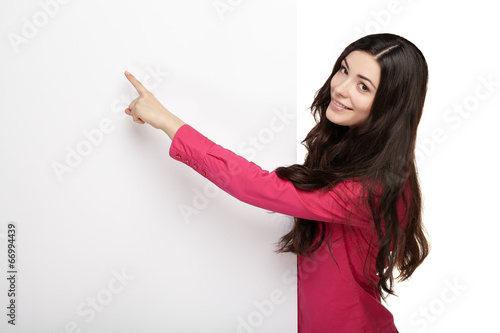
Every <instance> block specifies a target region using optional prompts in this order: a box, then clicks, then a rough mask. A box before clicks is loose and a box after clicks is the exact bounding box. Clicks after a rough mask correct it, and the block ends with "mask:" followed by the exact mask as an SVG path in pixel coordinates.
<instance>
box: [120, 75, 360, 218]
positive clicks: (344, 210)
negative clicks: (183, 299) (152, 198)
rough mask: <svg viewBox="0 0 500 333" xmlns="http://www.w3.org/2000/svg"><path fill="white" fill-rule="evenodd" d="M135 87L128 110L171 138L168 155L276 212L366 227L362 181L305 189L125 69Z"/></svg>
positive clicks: (139, 121)
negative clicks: (207, 130) (195, 123)
mask: <svg viewBox="0 0 500 333" xmlns="http://www.w3.org/2000/svg"><path fill="white" fill-rule="evenodd" d="M125 73H126V74H125V75H126V77H127V79H128V80H129V81H130V82H131V83H132V85H133V86H134V87H135V88H136V89H137V92H138V93H139V97H137V98H136V99H134V100H133V101H132V102H131V103H130V105H129V107H128V108H127V109H126V110H125V113H127V114H128V115H130V116H132V117H133V119H134V121H135V122H136V123H138V124H144V123H148V124H150V125H151V126H153V127H154V128H157V129H161V130H163V131H164V132H165V133H166V134H167V135H168V136H169V137H170V138H171V139H172V145H171V147H170V156H171V157H172V158H174V159H176V160H178V161H179V162H182V163H185V164H187V165H189V166H190V167H191V168H193V169H194V170H195V171H197V172H198V173H200V174H201V175H202V176H204V177H206V178H207V179H209V180H210V181H212V182H213V183H214V184H216V185H217V186H219V187H220V188H221V189H223V190H224V191H226V192H227V193H229V194H231V195H232V196H234V197H235V198H237V199H239V200H241V201H243V202H246V203H248V204H251V205H253V206H257V207H260V208H263V209H266V210H271V211H273V212H278V213H282V214H285V215H289V216H295V217H300V218H304V219H309V220H315V221H325V222H333V223H349V224H351V225H355V226H358V227H366V226H367V225H368V223H369V216H368V214H367V213H366V210H365V209H364V207H363V206H362V205H360V202H359V198H360V191H361V186H360V184H358V183H357V182H342V183H340V184H338V185H337V186H336V187H335V188H334V189H332V190H330V191H323V190H315V191H304V190H299V189H297V188H295V186H294V185H293V184H292V183H291V182H290V181H289V180H288V179H281V178H279V177H278V176H277V175H276V173H275V172H268V171H266V170H262V169H261V168H260V167H259V166H258V165H256V164H254V163H252V162H249V161H247V160H246V159H244V158H243V157H241V156H239V155H237V154H235V153H233V152H232V151H230V150H228V149H225V148H223V147H222V146H219V145H217V144H215V143H214V142H212V141H210V140H209V139H208V138H207V137H205V136H203V135H202V134H201V133H199V132H197V131H196V130H195V129H194V128H192V127H191V126H189V125H187V124H185V123H184V122H183V121H182V120H180V119H179V118H178V117H176V116H175V115H174V114H173V113H171V112H170V111H168V110H167V109H166V108H165V107H164V106H163V105H162V104H161V103H160V102H159V101H158V100H157V99H156V97H155V96H154V95H153V94H152V93H151V92H149V91H148V90H147V89H146V88H145V87H144V86H143V85H142V84H141V83H140V82H139V81H138V80H137V79H136V78H135V77H134V76H133V75H131V74H130V73H128V72H125Z"/></svg>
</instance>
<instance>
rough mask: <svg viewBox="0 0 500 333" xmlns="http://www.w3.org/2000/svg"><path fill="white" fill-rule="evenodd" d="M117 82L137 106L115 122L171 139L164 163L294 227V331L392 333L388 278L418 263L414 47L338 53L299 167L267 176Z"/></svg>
mask: <svg viewBox="0 0 500 333" xmlns="http://www.w3.org/2000/svg"><path fill="white" fill-rule="evenodd" d="M126 76H127V78H128V79H129V81H130V82H131V83H132V84H133V85H134V87H135V88H136V89H137V91H138V92H139V97H138V98H136V99H135V100H133V101H132V102H131V103H130V106H129V107H128V108H127V109H126V110H125V112H126V113H127V114H128V115H131V116H132V117H133V119H134V121H135V122H136V123H138V124H144V123H148V124H150V125H152V126H153V127H155V128H159V129H162V130H163V131H164V132H165V133H166V134H167V135H168V136H169V137H170V138H172V145H171V147H170V151H169V154H170V156H171V157H172V158H174V159H176V160H178V161H180V162H182V163H184V164H186V165H188V166H190V167H191V168H193V169H194V170H195V171H196V172H198V173H199V174H200V175H202V176H203V177H206V178H207V179H209V180H210V181H212V182H213V183H214V184H216V185H217V186H219V187H220V188H221V189H223V190H224V191H226V192H227V193H229V194H231V195H233V196H234V197H236V198H238V199H239V200H241V201H243V202H246V203H249V204H251V205H254V206H257V207H260V208H263V209H266V210H270V211H274V212H278V213H282V214H285V215H289V216H293V217H294V220H295V223H294V226H293V229H292V230H291V231H290V232H289V233H287V234H285V235H284V236H283V237H282V238H281V239H280V241H279V243H278V252H291V253H295V254H297V255H298V258H297V262H298V328H299V332H301V333H317V332H338V333H342V332H346V333H352V332H365V333H369V332H373V333H375V332H383V333H386V332H387V333H396V332H397V329H396V326H395V324H394V319H393V316H392V314H391V313H390V312H389V310H388V309H387V308H386V307H384V306H383V305H382V302H381V300H382V299H384V300H385V298H386V297H387V296H388V295H390V294H392V295H394V294H395V293H394V290H393V287H394V286H393V285H394V276H393V273H394V271H395V270H396V269H397V270H398V271H399V273H400V274H399V276H398V277H397V278H399V279H400V280H406V279H408V278H409V277H410V276H411V275H412V274H413V272H414V271H415V269H416V268H417V267H418V266H419V265H420V264H421V263H422V262H423V260H424V259H425V258H426V257H427V255H428V252H429V246H428V242H427V239H426V236H425V228H424V226H423V224H422V218H421V194H420V185H419V182H418V178H417V172H416V165H415V141H416V134H417V127H418V123H419V121H420V117H421V115H422V110H423V105H424V100H425V95H426V91H427V63H426V61H425V58H424V56H423V55H422V53H421V52H420V50H419V49H418V48H417V47H416V46H415V45H413V44H412V43H411V42H409V41H408V40H406V39H404V38H402V37H400V36H397V35H392V34H378V35H369V36H366V37H363V38H361V39H359V40H357V41H355V42H354V43H352V44H351V45H349V46H348V47H347V48H346V49H345V50H344V51H343V52H342V54H341V55H340V57H339V58H338V59H337V61H336V63H335V65H334V67H333V70H332V73H331V74H330V76H329V77H328V79H327V80H326V82H325V83H324V85H323V86H322V87H321V88H320V89H319V90H318V92H317V93H316V96H315V98H314V101H313V103H312V105H311V111H312V113H313V115H314V116H315V118H316V120H317V124H316V126H314V127H313V129H312V130H311V131H310V132H309V133H308V135H307V136H306V138H305V140H304V144H305V146H306V148H307V150H308V154H307V156H306V159H305V161H304V163H303V164H295V165H292V166H289V167H279V168H277V169H276V170H275V171H273V172H268V171H266V170H262V169H261V168H260V167H259V166H257V165H256V164H255V163H251V162H249V161H247V160H246V159H245V158H243V157H241V156H239V155H236V154H234V153H233V152H232V151H230V150H228V149H225V148H223V147H221V146H219V145H217V144H215V143H214V142H212V141H211V140H209V139H208V138H207V137H205V136H203V135H202V134H201V133H199V132H197V131H196V130H195V129H194V128H192V127H191V126H189V125H187V124H185V123H184V122H183V121H182V120H180V119H179V118H177V117H176V116H175V115H174V114H173V113H171V112H170V111H169V110H167V109H166V108H165V107H164V106H163V105H161V103H160V102H158V100H157V99H156V98H155V97H154V95H153V94H151V93H150V92H149V91H147V90H146V89H145V88H144V86H143V85H142V84H141V83H140V82H139V81H137V80H136V79H135V78H134V77H133V76H132V75H131V74H130V73H126ZM311 267H314V269H311Z"/></svg>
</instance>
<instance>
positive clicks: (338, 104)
mask: <svg viewBox="0 0 500 333" xmlns="http://www.w3.org/2000/svg"><path fill="white" fill-rule="evenodd" d="M333 103H335V105H337V106H340V107H341V108H343V109H349V108H348V107H347V106H345V105H342V104H340V103H337V102H336V101H333Z"/></svg>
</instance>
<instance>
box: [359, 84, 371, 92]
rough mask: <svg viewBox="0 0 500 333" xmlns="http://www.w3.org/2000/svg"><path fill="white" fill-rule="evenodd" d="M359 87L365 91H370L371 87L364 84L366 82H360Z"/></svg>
mask: <svg viewBox="0 0 500 333" xmlns="http://www.w3.org/2000/svg"><path fill="white" fill-rule="evenodd" d="M359 87H360V88H361V90H363V91H368V90H369V89H368V87H367V86H366V84H364V83H360V84H359Z"/></svg>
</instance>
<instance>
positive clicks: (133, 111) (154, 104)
mask: <svg viewBox="0 0 500 333" xmlns="http://www.w3.org/2000/svg"><path fill="white" fill-rule="evenodd" d="M125 76H126V77H127V79H128V80H129V81H130V83H132V85H133V86H134V88H135V89H136V90H137V92H138V93H139V97H137V98H136V99H134V100H133V101H132V102H131V103H130V105H129V106H128V108H126V109H125V113H126V114H128V115H130V116H132V118H133V120H134V122H136V123H137V124H144V123H147V124H149V125H151V126H153V127H154V128H157V129H161V130H163V131H164V132H165V133H166V134H167V135H168V136H169V137H170V139H173V138H174V135H175V133H176V132H177V130H178V129H179V127H181V126H182V125H184V122H183V121H182V120H180V119H179V118H177V117H176V116H175V115H174V114H173V113H171V112H170V111H168V110H167V109H166V108H165V107H164V106H163V105H162V104H161V103H160V102H159V101H158V100H157V99H156V97H155V96H154V95H153V93H151V92H150V91H149V90H147V89H146V88H145V87H144V86H143V85H142V83H140V82H139V80H137V79H136V78H135V77H134V76H133V75H132V74H130V73H129V72H127V71H125Z"/></svg>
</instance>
